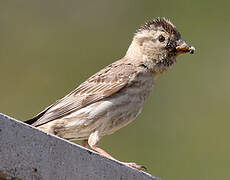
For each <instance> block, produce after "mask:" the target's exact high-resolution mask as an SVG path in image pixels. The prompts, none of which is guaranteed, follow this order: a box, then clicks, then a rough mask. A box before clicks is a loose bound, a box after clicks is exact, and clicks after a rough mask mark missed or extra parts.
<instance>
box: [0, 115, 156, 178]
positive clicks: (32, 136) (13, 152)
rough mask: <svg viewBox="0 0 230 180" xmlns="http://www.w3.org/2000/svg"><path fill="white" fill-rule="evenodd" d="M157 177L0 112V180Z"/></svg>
mask: <svg viewBox="0 0 230 180" xmlns="http://www.w3.org/2000/svg"><path fill="white" fill-rule="evenodd" d="M4 179H14V180H17V179H22V180H38V179H39V180H72V179H73V180H126V179H130V180H142V179H143V180H160V179H159V178H157V177H153V176H151V175H150V174H148V173H145V172H142V171H138V170H135V169H133V168H130V167H127V166H125V165H123V164H121V163H119V162H117V161H113V160H110V159H107V158H105V157H103V156H101V155H99V154H97V153H95V152H93V151H90V150H88V149H85V148H83V147H81V146H79V145H76V144H74V143H71V142H69V141H66V140H63V139H61V138H58V137H56V136H53V135H49V134H46V133H44V132H41V131H39V130H37V129H36V128H34V127H32V126H29V125H27V124H25V123H23V122H20V121H17V120H15V119H13V118H11V117H9V116H6V115H4V114H1V113H0V180H4Z"/></svg>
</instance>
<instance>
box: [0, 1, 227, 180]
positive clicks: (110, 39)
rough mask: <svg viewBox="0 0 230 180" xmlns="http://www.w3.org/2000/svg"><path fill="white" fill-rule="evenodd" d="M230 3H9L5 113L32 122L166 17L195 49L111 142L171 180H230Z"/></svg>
mask: <svg viewBox="0 0 230 180" xmlns="http://www.w3.org/2000/svg"><path fill="white" fill-rule="evenodd" d="M229 6H230V2H229V1H227V0H225V1H224V0H219V1H210V0H209V1H207V0H205V1H200V0H180V1H170V0H164V1H160V0H159V1H154V0H152V1H150V0H143V1H140V0H126V1H123V0H116V1H108V0H101V1H77V0H69V1H63V0H49V1H45V0H43V1H42V0H40V1H34V0H20V1H3V0H1V1H0V68H1V70H0V83H1V88H0V111H1V112H2V113H5V114H8V115H10V116H13V117H15V118H16V119H19V120H26V119H29V118H31V117H32V116H33V115H35V114H37V113H38V112H40V111H41V110H43V108H45V107H46V106H48V105H49V104H51V103H53V102H54V101H55V100H56V99H58V98H61V97H63V96H64V95H66V94H67V93H68V92H70V91H71V90H73V89H74V88H75V87H77V86H78V85H79V84H80V83H81V82H83V81H84V80H85V79H86V78H88V77H89V76H90V75H92V74H94V73H95V72H97V71H98V70H100V69H101V68H103V67H104V66H106V65H108V64H110V63H112V62H113V61H115V60H117V59H119V58H121V57H122V56H123V55H124V54H125V52H126V50H127V48H128V46H129V43H130V42H131V40H132V36H133V33H134V32H135V30H136V28H138V27H139V26H140V25H141V24H143V23H144V22H145V21H147V20H150V19H153V18H155V17H158V16H160V17H162V16H165V17H167V18H169V19H171V21H172V22H173V23H174V24H175V25H176V26H177V28H178V29H179V31H180V32H181V34H182V37H183V39H184V40H185V41H187V43H189V44H191V45H193V46H195V47H196V50H197V51H196V54H195V55H189V54H187V55H183V56H181V57H179V58H178V63H177V65H176V66H175V67H174V68H173V69H172V70H170V71H169V72H167V73H166V74H164V75H162V76H161V77H160V78H158V80H157V83H156V86H155V87H154V90H153V92H152V93H151V96H150V97H149V98H148V101H147V102H146V104H145V108H144V110H143V112H142V113H141V115H140V116H139V117H138V118H137V120H136V121H134V122H133V123H131V124H130V125H129V126H127V127H125V128H123V129H121V130H120V131H118V132H117V133H115V134H113V135H110V136H105V137H104V138H103V139H102V140H101V143H100V144H101V147H103V148H104V149H106V150H107V151H108V152H110V153H111V154H112V155H113V156H114V157H116V158H117V159H119V160H123V161H135V162H137V163H139V164H143V165H145V166H147V167H148V172H149V173H151V174H154V175H156V176H159V177H161V178H163V179H164V180H178V179H179V180H180V179H186V180H194V179H195V180H217V179H221V180H224V179H230V174H229V171H230V155H229V154H230V143H229V138H230V132H229V127H230V118H229V116H230V109H229V108H230V83H229V76H230V69H229V67H230V60H229V52H230V44H229V32H230V12H229Z"/></svg>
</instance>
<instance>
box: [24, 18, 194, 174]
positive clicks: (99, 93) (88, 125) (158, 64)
mask: <svg viewBox="0 0 230 180" xmlns="http://www.w3.org/2000/svg"><path fill="white" fill-rule="evenodd" d="M194 52H195V48H194V47H193V46H189V45H188V44H187V43H186V42H185V41H183V40H182V38H181V34H180V33H179V31H178V30H177V28H176V26H174V25H173V24H172V22H171V21H170V20H168V19H166V18H164V17H158V18H156V19H153V20H150V21H148V22H146V23H145V24H143V25H141V26H140V27H139V28H138V29H137V30H136V32H135V33H134V36H133V39H132V42H131V44H130V46H129V48H128V50H127V52H126V54H125V55H124V57H123V58H121V59H119V60H117V61H115V62H114V63H112V64H110V65H108V66H106V67H105V68H103V69H102V70H100V71H99V72H97V73H96V74H94V75H92V76H91V77H89V78H88V79H87V80H86V81H85V82H83V83H82V84H80V85H79V86H78V87H77V88H76V89H74V90H73V91H72V92H70V93H69V94H67V95H66V96H64V97H63V98H61V99H59V100H57V101H56V102H54V103H53V104H51V105H50V106H49V107H47V108H46V109H45V110H43V111H42V112H40V113H39V114H37V115H36V116H34V117H33V118H32V119H30V120H27V121H26V122H25V123H27V124H30V125H32V126H34V127H36V128H38V129H40V130H41V131H44V132H46V133H49V134H53V135H56V136H59V137H61V138H64V139H67V140H69V141H73V140H82V145H83V146H84V147H86V148H91V149H92V150H94V151H96V152H98V153H99V154H101V155H103V156H105V157H107V158H110V159H115V158H114V157H112V156H111V155H110V154H109V153H107V152H106V151H105V150H103V149H102V148H100V147H99V145H98V142H99V140H100V139H101V138H102V137H103V136H104V135H109V134H112V133H114V132H115V131H117V130H119V129H120V128H122V127H124V126H126V125H127V124H129V123H130V122H132V121H133V120H134V119H136V118H137V116H138V115H139V114H140V112H141V111H142V109H143V106H144V102H145V100H146V98H147V97H148V96H149V94H150V92H151V90H152V88H153V86H154V84H155V81H156V77H158V76H159V75H160V74H162V73H164V72H166V71H168V70H169V69H171V68H172V67H173V66H174V65H175V64H176V62H177V61H176V57H177V56H179V55H181V54H184V53H190V54H193V53H194ZM120 162H121V161H120ZM121 163H123V164H125V165H127V166H130V167H133V168H136V169H138V170H143V169H144V168H145V167H144V166H141V165H138V164H136V163H133V162H131V163H128V162H121Z"/></svg>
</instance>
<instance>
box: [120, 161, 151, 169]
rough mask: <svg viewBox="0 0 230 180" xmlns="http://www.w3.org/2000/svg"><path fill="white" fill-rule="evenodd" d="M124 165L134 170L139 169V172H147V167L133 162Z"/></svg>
mask: <svg viewBox="0 0 230 180" xmlns="http://www.w3.org/2000/svg"><path fill="white" fill-rule="evenodd" d="M124 164H125V165H127V166H130V167H132V168H135V169H138V170H145V171H147V168H146V167H145V166H142V165H137V164H136V163H133V162H131V163H124Z"/></svg>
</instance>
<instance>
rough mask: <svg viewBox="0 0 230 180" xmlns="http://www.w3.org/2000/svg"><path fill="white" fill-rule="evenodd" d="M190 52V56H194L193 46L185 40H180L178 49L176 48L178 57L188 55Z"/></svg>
mask: <svg viewBox="0 0 230 180" xmlns="http://www.w3.org/2000/svg"><path fill="white" fill-rule="evenodd" d="M188 52H189V53H190V54H194V53H195V48H194V47H193V46H189V45H188V44H186V43H185V42H184V41H183V40H178V41H177V47H176V55H177V56H179V55H181V54H184V53H188Z"/></svg>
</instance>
